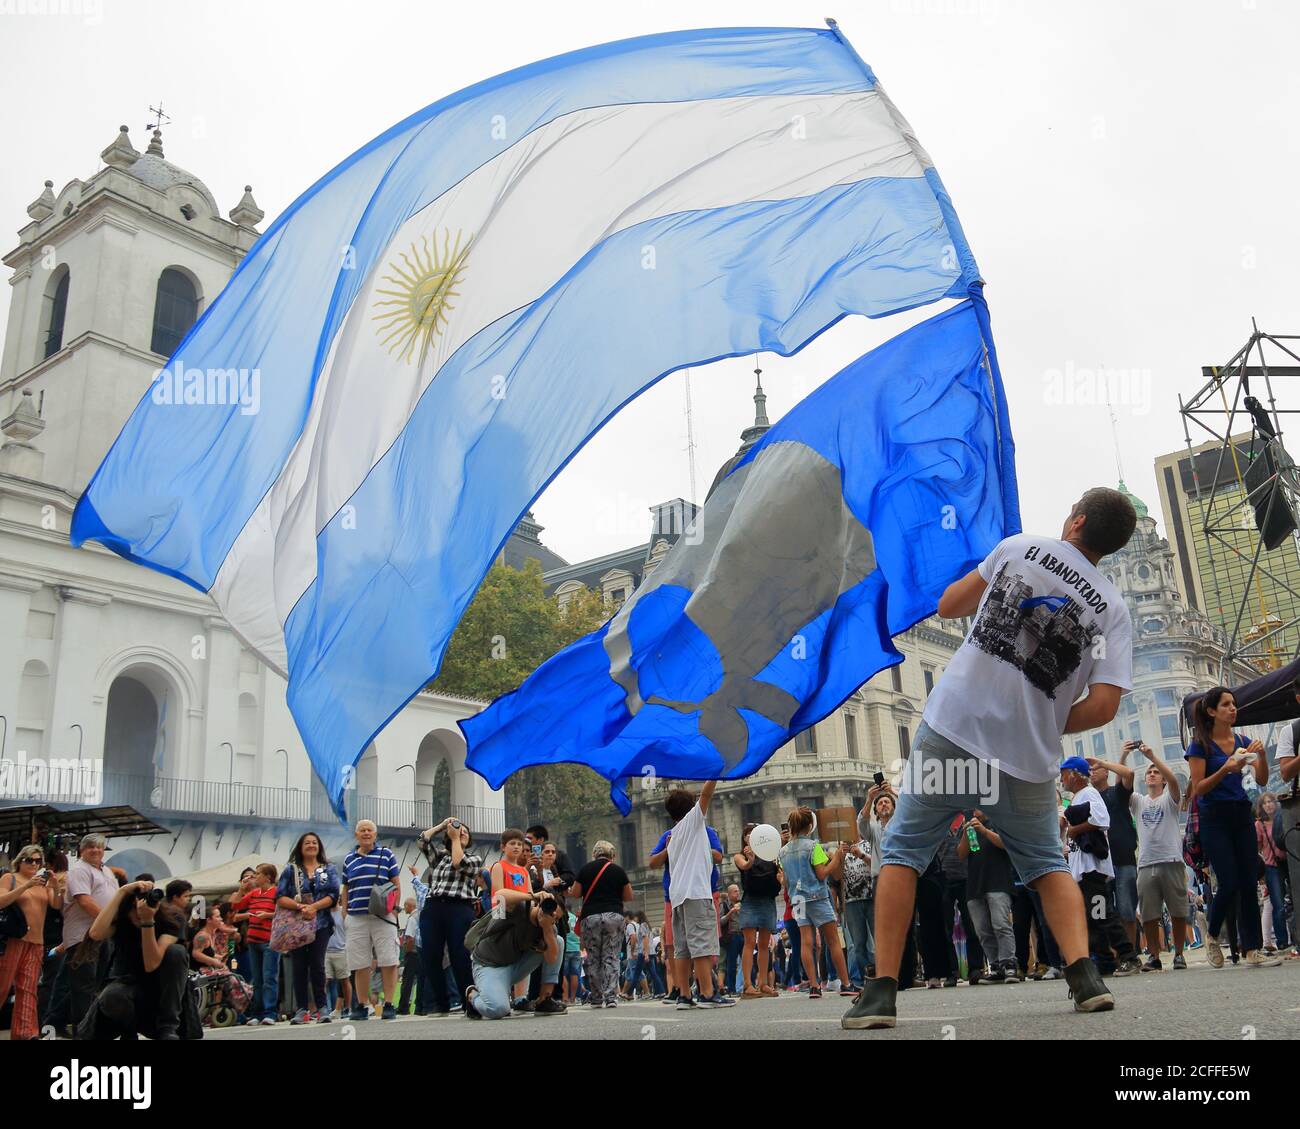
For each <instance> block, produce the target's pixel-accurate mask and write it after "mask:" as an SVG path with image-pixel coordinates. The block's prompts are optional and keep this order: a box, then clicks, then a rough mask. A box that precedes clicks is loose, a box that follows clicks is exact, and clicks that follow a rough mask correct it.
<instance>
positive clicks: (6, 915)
mask: <svg viewBox="0 0 1300 1129" xmlns="http://www.w3.org/2000/svg"><path fill="white" fill-rule="evenodd" d="M17 886H18V876H17V875H15V876H14V880H13V884H12V885H11V886H10V887H9V889H10V890H13V889H16V888H17ZM25 936H27V916H26V915H25V914H24V913H23V907H22V906H20V905H19V904H18V902H17V901H14V902H11V903H10V904H9V905H7V906H5V908H4V909H0V940H8V939H9V938H11V937H12V938H15V939H16V938H18V937H25Z"/></svg>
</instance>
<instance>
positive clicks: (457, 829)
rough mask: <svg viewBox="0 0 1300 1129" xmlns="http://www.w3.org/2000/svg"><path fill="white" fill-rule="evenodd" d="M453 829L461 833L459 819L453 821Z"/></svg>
mask: <svg viewBox="0 0 1300 1129" xmlns="http://www.w3.org/2000/svg"><path fill="white" fill-rule="evenodd" d="M451 829H452V830H453V831H459V830H460V820H459V819H453V820H452V821H451Z"/></svg>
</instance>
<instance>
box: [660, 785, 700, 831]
mask: <svg viewBox="0 0 1300 1129" xmlns="http://www.w3.org/2000/svg"><path fill="white" fill-rule="evenodd" d="M694 806H695V793H694V792H691V791H689V790H688V789H686V788H674V789H673V790H672V791H671V792H669V793H668V798H667V799H666V800H664V808H665V809H666V810H667V812H668V816H669V818H670V819H671V820H672V821H673V822H674V823H677V822H678V821H679V820H682V819H684V818H685V817H686V816H687V815H689V814H690V811H691V808H693V807H694Z"/></svg>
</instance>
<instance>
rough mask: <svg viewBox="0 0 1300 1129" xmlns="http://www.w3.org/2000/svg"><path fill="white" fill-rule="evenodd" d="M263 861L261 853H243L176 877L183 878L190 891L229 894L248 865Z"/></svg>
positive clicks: (236, 886)
mask: <svg viewBox="0 0 1300 1129" xmlns="http://www.w3.org/2000/svg"><path fill="white" fill-rule="evenodd" d="M265 861H266V858H265V857H264V856H262V855H243V856H241V857H240V858H237V859H231V860H230V861H229V862H223V863H219V864H218V865H217V866H210V867H208V868H207V869H206V870H196V871H195V872H194V873H193V874H181V875H178V877H180V878H184V879H185V881H186V882H188V883H190V885H192V886H193V887H194V889H193V890H192V891H191V893H193V894H202V895H203V896H204V897H205V898H211V897H215V896H217V895H220V894H229V893H230V892H231V891H232V890H235V889H236V888H238V886H239V876H240V874H241V873H243V871H245V870H246V869H247V868H248V867H250V866H256V865H257V864H258V863H259V862H265Z"/></svg>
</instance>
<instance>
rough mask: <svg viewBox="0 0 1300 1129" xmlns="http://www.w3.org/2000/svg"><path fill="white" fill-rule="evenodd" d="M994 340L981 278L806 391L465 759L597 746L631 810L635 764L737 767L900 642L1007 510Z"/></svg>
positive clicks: (499, 775)
mask: <svg viewBox="0 0 1300 1129" xmlns="http://www.w3.org/2000/svg"><path fill="white" fill-rule="evenodd" d="M981 321H983V325H981ZM988 340H989V339H988V334H987V321H986V320H985V313H984V310H983V306H982V299H981V298H979V297H978V295H977V296H976V297H975V299H974V300H973V301H971V302H963V303H962V304H961V305H959V306H956V307H954V308H953V309H951V310H948V311H945V312H944V313H942V314H940V315H939V316H938V317H935V318H931V319H930V320H929V321H927V322H923V323H922V324H921V325H919V326H917V327H915V328H914V329H911V330H909V331H907V332H906V333H904V334H902V335H901V336H899V337H896V338H895V339H894V340H892V341H890V342H887V343H886V344H885V345H882V346H881V347H880V348H878V349H876V350H874V351H873V352H871V353H868V354H867V355H866V356H865V357H862V358H861V359H859V360H857V361H854V362H853V364H851V365H849V367H848V368H846V369H844V371H843V372H841V373H839V374H838V375H837V376H835V377H834V378H833V379H832V380H830V381H828V382H827V383H826V384H824V385H822V387H821V388H819V389H818V390H817V391H816V392H814V393H813V394H812V395H810V396H809V397H808V398H807V399H805V400H804V401H803V402H802V403H800V404H799V405H797V406H796V407H795V408H794V409H793V410H791V412H790V413H789V414H788V415H787V416H786V417H785V418H784V419H782V420H781V421H780V422H779V423H777V425H776V426H775V427H773V428H772V429H771V430H770V431H769V432H768V433H767V434H766V435H764V436H763V438H762V439H761V440H760V441H759V442H758V443H757V444H756V445H755V446H754V447H753V448H752V449H751V450H750V451H748V452H747V453H746V455H745V457H744V458H743V459H742V460H741V461H740V462H739V463H738V464H737V466H736V467H735V468H734V469H733V470H732V471H731V472H730V474H729V475H728V476H727V477H726V478H725V479H723V480H722V482H721V483H719V485H718V487H717V489H716V490H715V491H714V493H713V495H712V496H711V497H710V498H709V500H708V502H707V503H706V504H705V506H704V509H703V511H702V512H701V513H700V514H699V515H697V517H696V520H695V523H694V525H693V526H692V527H691V528H689V529H688V530H687V531H686V533H685V534H684V536H683V537H682V538H680V539H679V540H678V541H677V543H676V544H675V545H674V546H673V548H672V549H671V550H670V551H669V553H668V555H667V556H666V557H664V559H663V560H662V561H661V562H660V563H659V565H658V566H657V567H656V568H655V570H654V571H653V572H652V573H651V574H650V575H649V576H648V577H647V578H646V579H645V580H644V581H643V582H642V584H641V586H640V587H639V588H638V589H637V590H636V592H635V593H634V594H633V595H632V598H631V599H630V600H628V602H627V603H625V604H624V605H623V606H622V607H621V608H620V609H619V610H618V612H617V614H615V616H614V618H613V619H612V620H610V622H609V623H607V624H606V625H605V626H604V627H602V628H601V629H600V630H599V631H596V632H594V633H593V634H591V635H588V636H586V637H585V638H583V639H579V640H578V641H577V642H576V643H573V644H571V645H570V646H569V647H566V648H565V649H564V650H563V651H561V652H560V653H559V654H558V655H555V656H554V657H553V658H551V659H549V660H548V661H547V662H545V663H543V664H542V666H540V667H539V668H538V669H537V670H536V671H535V672H534V673H533V674H532V676H531V677H529V678H528V679H527V681H525V682H524V684H523V685H522V686H521V687H520V688H519V689H518V690H516V691H514V692H513V693H510V694H506V695H504V696H503V697H501V698H498V699H497V700H496V701H495V702H493V703H492V705H490V706H489V707H488V708H487V709H486V710H484V711H483V712H482V713H480V714H478V715H477V716H475V717H472V718H469V719H468V720H467V721H463V722H461V723H460V726H461V729H462V730H463V732H464V733H465V736H466V739H467V740H468V742H469V756H468V758H467V764H468V765H469V767H470V768H472V769H474V770H475V771H476V772H479V773H481V774H482V775H483V776H485V777H486V778H487V780H488V781H489V783H491V784H492V785H493V786H498V785H500V784H501V782H502V781H503V780H504V779H505V778H506V777H507V776H509V775H510V773H512V772H514V771H515V770H516V769H518V768H520V767H522V766H523V765H529V764H548V763H553V762H556V761H576V762H578V763H581V764H586V765H590V766H591V767H592V768H593V769H595V770H596V771H597V772H599V773H601V774H602V775H604V776H605V777H607V778H608V779H609V780H610V782H611V784H612V785H613V786H614V787H613V790H612V795H613V798H614V801H615V803H617V804H618V805H619V807H620V808H622V810H623V811H624V812H625V813H626V812H627V811H628V810H629V807H630V805H629V802H628V797H627V795H626V792H625V791H624V787H625V782H626V781H627V780H628V779H630V778H637V777H640V778H645V777H647V776H649V775H650V774H651V773H653V775H654V776H657V777H686V778H695V779H713V778H715V777H741V776H748V775H749V774H750V773H752V772H754V771H755V770H756V769H758V768H759V767H760V766H761V765H762V764H763V762H764V761H766V760H767V758H768V757H770V756H771V755H772V754H773V753H774V752H775V751H776V750H777V749H778V748H780V747H781V746H782V745H783V744H785V742H786V741H788V740H789V739H790V738H791V737H792V736H793V735H794V734H795V733H798V732H799V731H800V730H802V729H805V728H806V727H807V726H809V725H811V724H812V723H813V722H815V721H817V720H819V719H820V718H822V717H825V716H826V715H827V714H828V713H830V712H831V711H832V710H833V709H835V708H836V706H838V705H839V704H840V703H841V702H842V701H844V699H845V698H847V697H848V696H849V695H850V694H851V693H852V692H853V691H854V690H855V689H857V687H858V686H860V685H861V684H862V683H863V682H865V681H866V680H867V679H868V678H869V677H870V676H871V675H873V674H875V673H876V672H877V671H879V670H881V669H883V668H884V667H885V666H889V665H893V664H894V663H898V662H901V661H902V658H903V656H902V655H901V654H900V653H899V652H898V651H897V650H896V649H895V647H894V645H893V642H892V641H891V636H893V635H897V634H898V633H899V632H900V631H904V630H906V629H907V628H908V627H911V626H912V625H913V624H914V623H916V622H917V621H918V620H921V619H923V618H925V617H926V616H929V615H933V614H934V612H935V609H936V608H937V606H938V602H939V596H940V595H941V594H942V592H943V590H944V588H945V587H946V586H947V585H948V584H949V583H950V582H951V581H953V580H954V579H956V578H957V577H958V576H960V575H962V574H963V573H965V572H966V571H967V570H969V569H970V568H972V567H974V565H976V564H977V563H979V561H981V560H982V559H983V558H984V557H985V556H986V555H987V554H988V552H989V550H990V549H992V548H993V546H994V545H996V544H997V543H998V542H999V541H1000V540H1002V538H1003V537H1006V536H1009V535H1010V534H1012V533H1017V532H1019V530H1020V515H1019V509H1018V504H1017V492H1016V482H1015V464H1014V457H1013V447H1012V441H1011V436H1010V433H1009V431H1008V430H1007V416H1006V406H1005V400H1004V398H1003V394H1002V386H1001V379H1000V377H999V375H998V372H997V366H996V359H995V358H994V356H993V354H992V352H991V349H990V351H989V352H988V353H987V354H986V351H985V344H986V342H987V341H988Z"/></svg>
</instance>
